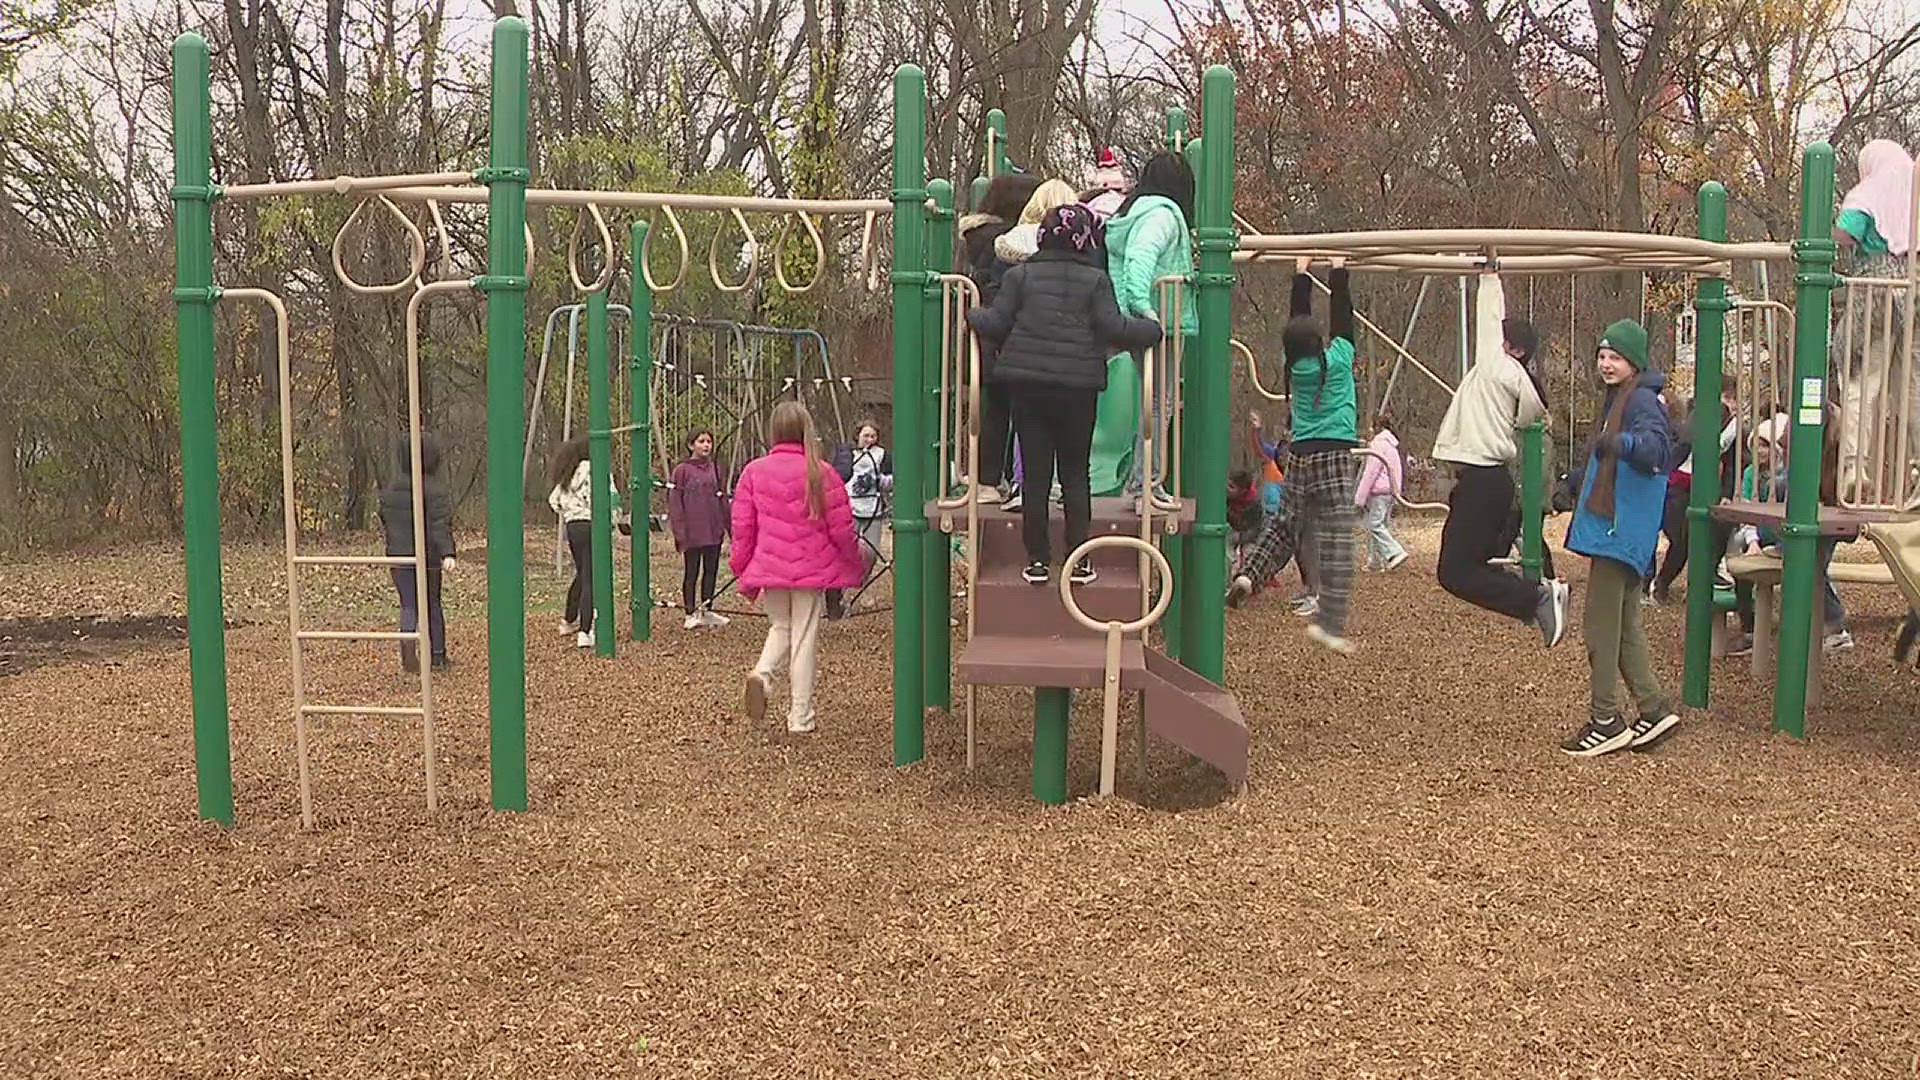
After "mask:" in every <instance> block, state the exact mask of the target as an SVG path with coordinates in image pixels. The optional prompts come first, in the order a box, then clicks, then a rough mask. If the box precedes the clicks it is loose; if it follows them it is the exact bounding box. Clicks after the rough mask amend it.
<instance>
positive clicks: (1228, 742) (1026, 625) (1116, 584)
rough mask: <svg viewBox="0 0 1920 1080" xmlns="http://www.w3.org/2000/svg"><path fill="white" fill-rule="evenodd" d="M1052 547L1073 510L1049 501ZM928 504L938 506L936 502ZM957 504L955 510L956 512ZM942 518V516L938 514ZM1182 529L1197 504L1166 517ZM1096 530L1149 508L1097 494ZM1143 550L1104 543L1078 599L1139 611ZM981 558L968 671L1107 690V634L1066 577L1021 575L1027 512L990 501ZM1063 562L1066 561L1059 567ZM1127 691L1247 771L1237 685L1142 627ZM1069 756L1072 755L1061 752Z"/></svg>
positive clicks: (1162, 723)
mask: <svg viewBox="0 0 1920 1080" xmlns="http://www.w3.org/2000/svg"><path fill="white" fill-rule="evenodd" d="M1048 509H1049V511H1050V513H1049V515H1048V524H1049V526H1050V528H1051V532H1052V537H1051V540H1052V549H1053V550H1052V556H1053V559H1054V561H1055V563H1056V564H1057V563H1058V562H1059V561H1060V560H1061V559H1063V558H1064V557H1065V556H1066V554H1067V549H1066V545H1065V536H1064V531H1065V519H1064V516H1063V514H1062V512H1061V509H1060V507H1059V506H1057V505H1055V506H1051V507H1049V508H1048ZM928 513H929V514H930V515H936V514H937V513H938V512H937V511H935V510H934V509H933V508H931V507H929V509H928ZM950 513H951V512H950ZM953 516H954V519H955V529H956V531H960V530H964V529H965V522H966V518H965V514H964V511H962V512H959V513H955V514H954V515H953ZM936 520H937V517H936ZM1163 521H1171V522H1172V524H1173V528H1174V529H1175V530H1177V531H1181V532H1184V531H1187V530H1190V529H1191V528H1192V525H1193V510H1192V508H1191V505H1188V506H1185V507H1183V508H1182V509H1181V511H1179V512H1178V513H1176V514H1172V515H1168V517H1167V518H1165V519H1162V518H1161V517H1160V516H1159V515H1156V517H1155V521H1154V526H1155V530H1156V532H1160V533H1161V534H1163V535H1164V531H1165V529H1166V526H1165V525H1164V524H1163ZM1089 532H1090V533H1091V534H1092V535H1094V536H1100V535H1121V536H1134V537H1137V536H1139V535H1140V518H1139V517H1138V515H1136V514H1135V513H1134V507H1133V501H1132V500H1130V499H1095V500H1094V506H1093V518H1092V523H1091V525H1090V529H1089ZM1140 558H1141V556H1140V555H1139V554H1137V553H1135V552H1129V551H1124V550H1119V549H1104V550H1101V551H1098V552H1096V553H1095V554H1094V556H1093V565H1094V570H1095V573H1096V574H1097V575H1098V576H1097V578H1096V580H1095V581H1093V582H1092V583H1091V584H1088V585H1081V586H1077V587H1076V588H1075V589H1074V596H1075V599H1076V600H1077V601H1078V602H1079V604H1080V607H1081V609H1082V610H1083V611H1085V612H1086V613H1087V614H1088V615H1089V616H1091V617H1093V618H1095V619H1102V620H1105V619H1113V620H1118V621H1122V622H1125V621H1130V620H1133V619H1138V618H1140V616H1141V615H1142V614H1143V613H1144V612H1145V610H1146V606H1147V600H1146V598H1145V595H1144V593H1145V590H1144V589H1143V588H1142V579H1141V575H1140ZM979 559H980V563H979V568H978V574H977V578H976V581H975V585H974V590H973V595H972V598H971V602H972V603H973V604H974V605H975V607H974V636H973V638H972V639H971V640H969V641H968V642H967V643H966V644H965V645H964V646H963V647H962V648H961V650H960V655H959V657H958V659H957V661H956V665H955V666H956V669H957V674H958V676H959V679H960V681H961V682H963V683H967V684H970V685H973V686H1030V687H1034V688H1036V689H1062V690H1100V689H1102V687H1103V684H1104V682H1105V675H1106V644H1105V639H1104V637H1103V636H1102V635H1101V634H1098V633H1095V632H1094V631H1091V630H1088V629H1087V628H1086V627H1084V626H1082V625H1081V624H1080V623H1078V622H1076V621H1075V620H1074V618H1073V616H1072V615H1071V614H1069V613H1068V612H1067V608H1066V605H1065V604H1063V603H1062V602H1061V600H1060V592H1059V585H1058V580H1057V579H1056V580H1055V581H1054V582H1053V583H1051V584H1049V585H1046V586H1036V585H1030V584H1028V583H1027V582H1026V581H1025V580H1023V579H1022V578H1021V577H1020V571H1021V568H1022V567H1024V566H1025V565H1026V562H1027V558H1026V548H1025V545H1024V544H1023V542H1022V540H1021V515H1020V514H1019V513H1008V512H1006V511H1004V510H1001V509H1000V508H999V507H997V506H991V507H989V506H983V507H981V511H980V552H979ZM1055 570H1056V572H1058V566H1057V565H1056V567H1055ZM1120 692H1122V693H1138V694H1140V695H1141V709H1142V715H1143V717H1144V719H1145V726H1146V730H1147V731H1148V732H1149V733H1151V734H1152V735H1153V736H1155V737H1157V738H1161V739H1164V740H1166V741H1167V742H1170V743H1172V744H1174V745H1175V746H1178V747H1180V748H1181V749H1183V750H1185V751H1187V752H1188V753H1190V754H1192V755H1194V756H1195V757H1197V758H1199V759H1200V760H1202V761H1204V762H1206V763H1207V764H1209V765H1211V766H1213V767H1214V768H1216V769H1218V770H1220V772H1221V773H1223V774H1225V776H1226V777H1227V779H1228V780H1229V781H1231V782H1232V783H1233V784H1234V785H1236V786H1237V785H1239V784H1241V783H1243V782H1244V781H1245V780H1246V775H1247V751H1248V743H1249V736H1248V733H1247V723H1246V719H1245V717H1243V716H1242V715H1241V712H1240V706H1239V704H1238V702H1236V701H1235V700H1234V697H1233V695H1232V694H1230V693H1228V692H1227V691H1226V690H1225V689H1224V688H1222V687H1220V686H1217V685H1215V684H1214V683H1212V682H1209V681H1207V680H1206V679H1204V678H1202V677H1201V676H1200V675H1199V674H1197V673H1195V672H1193V671H1192V670H1190V669H1188V668H1186V667H1183V666H1182V665H1180V664H1179V663H1178V662H1176V661H1174V660H1173V659H1171V658H1169V657H1168V656H1166V655H1165V654H1163V653H1161V652H1159V651H1157V650H1155V649H1153V648H1151V647H1150V646H1148V645H1147V644H1146V643H1145V642H1144V641H1143V640H1142V639H1141V637H1140V636H1139V635H1133V636H1130V637H1128V638H1127V639H1126V640H1124V641H1123V642H1122V643H1121V646H1120ZM1061 760H1062V762H1064V755H1063V756H1062V758H1061Z"/></svg>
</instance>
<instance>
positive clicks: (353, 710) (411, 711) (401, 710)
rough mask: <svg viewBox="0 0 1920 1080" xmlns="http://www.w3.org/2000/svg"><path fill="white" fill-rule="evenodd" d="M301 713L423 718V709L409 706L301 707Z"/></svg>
mask: <svg viewBox="0 0 1920 1080" xmlns="http://www.w3.org/2000/svg"><path fill="white" fill-rule="evenodd" d="M300 711H301V712H303V713H319V714H321V715H323V716H425V715H427V711H426V710H425V709H421V708H417V707H415V706H411V705H302V706H300Z"/></svg>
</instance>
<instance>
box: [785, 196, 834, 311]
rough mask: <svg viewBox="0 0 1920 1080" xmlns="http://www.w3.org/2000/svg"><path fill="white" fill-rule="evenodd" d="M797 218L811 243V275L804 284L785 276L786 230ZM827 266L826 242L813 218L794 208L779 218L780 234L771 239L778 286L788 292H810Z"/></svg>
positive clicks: (818, 282)
mask: <svg viewBox="0 0 1920 1080" xmlns="http://www.w3.org/2000/svg"><path fill="white" fill-rule="evenodd" d="M794 218H799V219H800V224H801V225H802V226H804V227H805V228H806V230H807V239H808V240H810V241H812V243H813V277H812V279H811V280H809V281H808V282H807V283H806V284H805V285H795V284H794V283H793V281H792V280H791V279H789V278H788V277H787V245H786V239H787V232H788V231H789V230H790V229H792V228H793V219H794ZM826 268H827V242H826V240H824V239H822V238H821V236H820V229H819V228H818V227H817V226H815V225H814V223H813V218H811V217H809V216H807V213H806V211H804V210H795V211H793V212H792V213H790V214H788V215H787V216H786V217H784V218H782V219H781V220H780V235H779V236H777V237H775V238H774V241H773V277H774V280H776V281H778V282H779V283H780V287H781V288H782V289H785V290H786V291H787V292H790V293H795V294H799V293H804V292H811V291H812V290H813V287H814V286H815V285H818V284H820V277H821V275H822V274H823V273H825V271H826Z"/></svg>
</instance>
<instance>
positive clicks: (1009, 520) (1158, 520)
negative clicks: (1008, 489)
mask: <svg viewBox="0 0 1920 1080" xmlns="http://www.w3.org/2000/svg"><path fill="white" fill-rule="evenodd" d="M1092 510H1093V514H1092V517H1091V519H1090V520H1089V523H1088V528H1087V533H1088V535H1089V536H1105V535H1120V536H1139V535H1140V516H1139V515H1138V514H1136V513H1134V500H1132V499H1122V498H1117V497H1114V498H1098V499H1095V500H1093V507H1092ZM927 516H928V518H929V520H931V521H933V522H935V523H936V525H942V527H944V523H945V522H946V521H951V523H952V532H953V534H954V535H955V536H964V535H965V534H966V531H967V514H966V511H965V510H964V509H961V510H953V511H940V510H936V509H934V508H933V505H932V504H931V503H929V504H928V506H927ZM1166 517H1167V515H1162V514H1159V513H1155V514H1154V528H1155V529H1156V530H1160V531H1161V532H1162V533H1164V532H1165V529H1166V525H1165V521H1166ZM1173 517H1174V521H1175V523H1176V527H1177V528H1178V530H1179V531H1181V532H1186V531H1189V530H1190V529H1192V527H1193V500H1191V499H1188V500H1184V502H1183V505H1182V506H1181V509H1180V512H1179V513H1178V514H1177V515H1173ZM1020 524H1021V515H1020V514H1010V513H1007V512H1006V511H1005V510H1002V509H1000V507H998V506H982V507H981V508H980V549H981V552H982V554H983V558H982V560H981V562H982V565H994V564H998V563H1002V562H1014V563H1017V564H1018V565H1020V566H1025V565H1026V545H1025V544H1024V542H1023V541H1022V540H1021V537H1020ZM1047 525H1048V529H1049V542H1050V544H1051V545H1052V547H1053V552H1052V554H1053V558H1054V559H1055V560H1056V561H1057V560H1064V559H1065V558H1066V557H1067V554H1068V552H1067V547H1066V516H1065V514H1064V512H1063V511H1062V509H1061V507H1060V506H1059V504H1057V503H1055V504H1050V505H1049V506H1048V508H1047ZM1115 558H1131V559H1133V560H1135V561H1136V562H1137V561H1138V559H1139V556H1137V555H1131V554H1128V553H1125V552H1119V551H1113V550H1109V551H1103V552H1100V553H1098V554H1097V555H1096V556H1095V559H1096V560H1106V559H1115ZM1096 565H1100V563H1099V562H1096Z"/></svg>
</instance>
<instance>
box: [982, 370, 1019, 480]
mask: <svg viewBox="0 0 1920 1080" xmlns="http://www.w3.org/2000/svg"><path fill="white" fill-rule="evenodd" d="M985 397H986V400H985V401H984V402H982V404H981V409H980V480H979V482H980V483H981V484H982V485H983V486H986V487H999V486H1000V485H1001V484H1003V483H1005V482H1007V481H1008V480H1011V479H1012V477H1011V476H1009V475H1008V474H1007V459H1008V457H1009V455H1010V453H1011V450H1012V444H1013V436H1012V435H1011V434H1010V431H1009V425H1010V423H1011V420H1012V414H1011V412H1010V411H1009V403H1008V401H1007V387H1006V384H1005V383H988V384H987V385H986V388H985Z"/></svg>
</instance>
